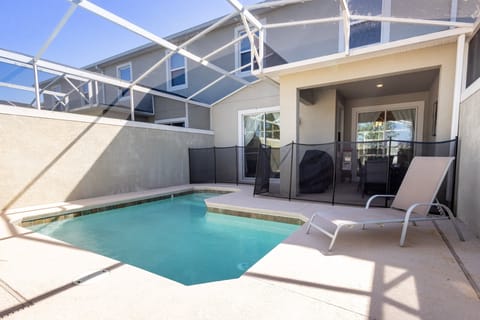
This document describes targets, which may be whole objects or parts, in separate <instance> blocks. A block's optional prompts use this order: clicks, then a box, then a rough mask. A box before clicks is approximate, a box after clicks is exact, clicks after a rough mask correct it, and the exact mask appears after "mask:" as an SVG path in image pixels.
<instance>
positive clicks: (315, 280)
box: [0, 185, 480, 319]
mask: <svg viewBox="0 0 480 320" xmlns="http://www.w3.org/2000/svg"><path fill="white" fill-rule="evenodd" d="M193 188H197V189H202V190H206V189H208V188H222V190H238V191H237V192H234V193H229V194H224V195H219V196H217V197H214V198H210V199H208V200H207V204H208V206H210V207H212V208H217V209H218V210H227V211H242V212H245V211H247V212H253V213H256V214H276V215H281V216H286V217H295V218H300V219H302V220H307V219H308V217H309V216H310V215H311V214H312V213H313V212H315V211H318V210H321V209H322V207H324V208H325V207H326V206H328V205H324V204H319V203H312V202H301V201H291V202H289V201H287V200H279V199H273V198H265V197H253V196H252V187H251V186H233V185H196V186H194V187H193ZM190 189H192V186H179V187H171V188H163V189H157V190H150V191H145V192H138V193H130V194H123V195H115V196H107V197H101V198H95V199H87V200H80V201H73V202H69V203H57V204H50V205H45V206H38V207H31V208H23V209H15V210H10V211H7V212H5V213H3V214H2V217H1V218H2V219H1V220H0V240H1V241H0V317H1V316H5V318H7V319H478V315H479V314H480V300H479V297H478V296H477V292H476V291H475V289H478V284H480V240H479V239H477V238H475V237H474V236H472V235H471V234H470V233H469V232H468V230H466V228H465V226H463V225H462V226H461V227H462V229H463V230H464V232H465V237H466V240H467V241H466V242H460V241H459V240H458V238H457V237H456V234H455V232H454V231H453V230H452V228H451V225H450V223H448V221H442V222H437V224H436V225H434V224H433V223H431V222H425V223H419V224H418V226H417V227H411V228H409V231H408V236H407V242H406V247H404V248H401V247H399V246H398V240H399V237H400V225H398V224H392V225H385V226H384V227H376V226H375V227H370V228H368V229H367V230H363V231H362V230H359V229H358V228H353V229H346V230H344V231H343V232H342V233H341V234H340V236H339V239H338V241H337V244H336V247H335V248H334V251H333V252H332V253H328V251H327V248H328V243H329V239H328V238H327V237H325V236H323V235H321V234H320V233H318V232H315V231H313V232H312V233H311V234H309V235H306V234H305V226H303V227H301V228H300V229H299V230H298V231H297V232H295V233H294V234H292V235H291V236H290V237H289V238H288V239H286V240H285V241H284V242H283V243H281V244H280V245H279V246H277V247H276V248H275V249H273V250H272V251H271V252H270V253H268V254H267V255H266V256H265V257H264V258H263V259H261V260H260V261H259V262H258V263H256V264H255V265H254V266H252V267H251V268H250V269H249V270H248V271H247V272H246V273H245V274H244V275H243V276H242V277H240V278H239V279H234V280H227V281H219V282H212V283H207V284H201V285H194V286H184V285H181V284H179V283H176V282H174V281H171V280H168V279H166V278H163V277H160V276H157V275H155V274H152V273H149V272H147V271H144V270H141V269H138V268H136V267H133V266H130V265H127V264H123V263H121V262H119V261H116V260H113V259H110V258H107V257H104V256H101V255H97V254H94V253H91V252H88V251H85V250H81V249H77V248H75V247H72V246H71V245H69V244H66V243H63V242H61V241H58V240H54V239H52V238H49V237H46V236H43V235H40V234H36V233H32V232H31V231H30V230H28V229H25V228H22V227H19V226H17V225H16V224H15V223H18V222H19V221H21V220H22V219H24V218H26V217H30V216H39V215H40V216H51V215H57V214H65V213H68V212H71V211H72V210H79V209H82V210H83V209H89V208H95V207H98V206H100V205H102V204H105V203H109V204H111V203H122V202H125V201H127V200H128V201H130V200H133V199H135V200H138V199H145V198H150V197H155V196H158V195H165V194H170V193H172V192H182V191H185V190H190ZM444 238H445V239H444ZM466 274H467V275H469V276H470V280H471V281H469V280H468V279H467V276H466ZM475 286H477V288H475Z"/></svg>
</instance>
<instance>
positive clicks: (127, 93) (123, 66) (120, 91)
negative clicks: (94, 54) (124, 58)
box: [116, 61, 133, 100]
mask: <svg viewBox="0 0 480 320" xmlns="http://www.w3.org/2000/svg"><path fill="white" fill-rule="evenodd" d="M125 67H128V68H129V70H130V72H129V73H130V80H125V79H122V78H121V77H120V70H121V69H123V68H125ZM116 70H117V71H116V72H117V79H120V80H122V81H128V82H132V81H133V71H132V62H131V61H129V62H127V63H122V64H119V65H117V66H116ZM124 90H125V88H118V97H119V100H123V99H127V98H128V99H130V90H128V91H127V92H125V93H124V94H122V93H123V91H124Z"/></svg>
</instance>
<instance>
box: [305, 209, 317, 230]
mask: <svg viewBox="0 0 480 320" xmlns="http://www.w3.org/2000/svg"><path fill="white" fill-rule="evenodd" d="M316 216H317V215H316V214H315V213H314V214H313V215H312V217H311V218H310V220H308V227H307V231H306V232H305V233H306V234H309V233H310V228H311V227H312V222H313V219H315V217H316Z"/></svg>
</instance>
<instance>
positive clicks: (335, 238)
mask: <svg viewBox="0 0 480 320" xmlns="http://www.w3.org/2000/svg"><path fill="white" fill-rule="evenodd" d="M341 228H342V226H338V227H337V229H335V232H334V234H333V237H332V241H330V246H329V247H328V251H329V252H330V251H332V249H333V246H334V245H335V240H337V236H338V233H339V232H340V229H341Z"/></svg>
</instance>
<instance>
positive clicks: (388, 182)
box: [385, 137, 392, 207]
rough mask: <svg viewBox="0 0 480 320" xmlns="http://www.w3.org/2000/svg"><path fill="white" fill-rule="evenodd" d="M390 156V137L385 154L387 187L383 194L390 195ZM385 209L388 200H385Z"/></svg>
mask: <svg viewBox="0 0 480 320" xmlns="http://www.w3.org/2000/svg"><path fill="white" fill-rule="evenodd" d="M391 155H392V137H390V138H388V153H387V185H386V189H387V190H385V191H386V192H385V194H390V193H391V192H390V157H391ZM385 207H388V198H385Z"/></svg>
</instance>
